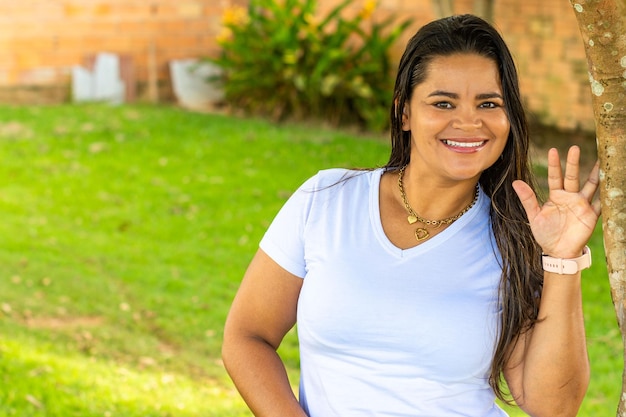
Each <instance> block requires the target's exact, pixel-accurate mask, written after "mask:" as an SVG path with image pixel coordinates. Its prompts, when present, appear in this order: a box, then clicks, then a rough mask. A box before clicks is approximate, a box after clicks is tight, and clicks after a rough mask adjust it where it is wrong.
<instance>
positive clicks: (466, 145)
mask: <svg viewBox="0 0 626 417" xmlns="http://www.w3.org/2000/svg"><path fill="white" fill-rule="evenodd" d="M442 142H443V143H444V144H446V145H448V146H454V147H456V148H478V147H480V146H483V145H484V144H485V143H487V141H486V140H481V141H478V142H457V141H454V140H449V139H444V140H442Z"/></svg>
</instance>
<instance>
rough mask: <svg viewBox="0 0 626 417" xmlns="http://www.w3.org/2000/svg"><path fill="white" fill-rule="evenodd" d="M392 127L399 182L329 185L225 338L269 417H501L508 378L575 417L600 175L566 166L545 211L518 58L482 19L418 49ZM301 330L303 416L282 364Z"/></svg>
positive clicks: (265, 256) (582, 383)
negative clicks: (583, 283) (290, 337)
mask: <svg viewBox="0 0 626 417" xmlns="http://www.w3.org/2000/svg"><path fill="white" fill-rule="evenodd" d="M391 119H392V132H391V133H392V151H391V156H390V159H389V162H388V163H387V164H386V165H385V166H384V167H383V168H379V169H374V170H370V171H347V170H327V171H321V172H320V173H318V174H317V175H316V176H315V177H313V178H311V179H310V180H309V181H307V182H306V183H305V184H304V185H303V186H302V187H301V188H300V189H299V190H298V191H297V192H296V193H295V194H294V195H293V196H292V197H291V198H290V200H289V201H288V202H287V203H286V204H285V206H284V207H283V208H282V210H281V211H280V213H279V214H278V215H277V217H276V219H275V220H274V222H273V223H272V225H271V226H270V228H269V229H268V231H267V233H266V235H265V236H264V238H263V240H262V241H261V244H260V250H259V251H258V253H257V254H256V256H255V257H254V259H253V261H252V262H251V264H250V266H249V268H248V270H247V272H246V274H245V277H244V279H243V282H242V284H241V287H240V289H239V291H238V293H237V296H236V297H235V300H234V302H233V305H232V308H231V311H230V313H229V317H228V320H227V323H226V326H225V332H224V345H223V359H224V364H225V366H226V368H227V370H228V372H229V373H230V375H231V377H232V379H233V381H234V382H235V384H236V386H237V388H238V389H239V391H240V393H241V395H242V396H243V398H244V399H245V400H246V402H247V403H248V405H249V407H250V409H251V410H252V411H253V412H254V413H255V415H257V416H307V415H308V416H311V417H331V416H341V417H347V416H350V417H352V416H428V417H433V416H451V415H458V416H472V417H477V416H484V417H487V416H489V417H492V416H505V415H506V414H505V413H504V412H503V411H502V410H501V409H500V408H499V407H498V406H497V405H496V404H495V403H494V400H495V398H496V397H499V398H502V399H506V398H508V397H507V395H506V393H507V389H505V387H504V386H505V383H504V382H503V381H502V379H501V375H503V376H504V379H505V380H506V386H507V387H508V391H509V392H510V394H511V397H512V398H513V400H514V401H515V402H516V403H517V404H518V405H519V406H520V407H521V408H522V409H523V410H525V411H526V412H527V413H528V414H530V415H533V416H550V417H555V416H575V415H576V412H577V410H578V408H579V407H580V404H581V402H582V399H583V397H584V394H585V391H586V388H587V384H588V381H589V365H588V359H587V352H586V347H585V331H584V327H583V314H582V302H581V289H580V279H581V276H580V269H583V268H584V267H586V266H588V264H589V262H590V255H589V251H588V249H587V248H586V246H585V244H586V242H587V241H588V239H589V238H590V236H591V233H592V231H593V229H594V227H595V225H596V222H597V219H598V216H599V212H600V208H599V205H598V202H594V203H593V204H592V203H591V202H592V198H593V195H594V194H595V191H596V188H597V184H598V167H597V165H596V167H595V168H594V169H593V171H592V173H591V175H590V177H589V180H587V182H586V183H585V184H584V186H583V187H582V188H580V187H579V173H578V171H579V163H578V161H579V154H580V151H579V149H578V148H577V147H572V148H571V149H570V151H569V153H568V156H567V163H566V166H565V172H564V173H562V171H561V166H560V161H559V156H558V153H557V151H556V150H555V149H552V150H550V152H549V155H548V165H549V166H548V183H549V189H550V192H549V198H548V201H547V202H546V203H545V204H543V205H540V204H539V203H538V202H537V198H536V197H535V193H534V191H533V187H532V177H531V172H530V169H529V164H528V144H529V138H528V130H527V126H526V120H525V115H524V111H523V109H522V105H521V100H520V95H519V88H518V81H517V74H516V70H515V66H514V63H513V60H512V58H511V55H510V53H509V50H508V48H507V46H506V45H505V43H504V41H503V40H502V38H501V37H500V35H499V34H498V33H497V32H496V31H495V30H494V28H493V27H491V26H490V25H489V24H488V23H486V22H485V21H483V20H481V19H480V18H477V17H475V16H471V15H464V16H455V17H449V18H445V19H441V20H438V21H435V22H432V23H430V24H428V25H426V26H424V27H423V28H422V29H420V30H419V31H418V32H417V34H416V35H415V36H414V37H413V38H412V39H411V40H410V41H409V43H408V46H407V48H406V51H405V53H404V55H403V57H402V59H401V61H400V66H399V70H398V75H397V79H396V85H395V91H394V100H393V106H392V110H391ZM542 253H543V254H546V255H542ZM542 262H543V263H542ZM563 265H565V266H566V267H565V269H563V268H562V266H563ZM296 322H297V323H298V335H299V341H300V360H301V381H300V395H299V400H297V399H296V396H295V395H294V394H293V393H292V390H291V388H290V385H289V381H288V379H287V376H286V373H285V369H284V366H283V364H282V362H281V360H280V358H279V357H278V355H277V354H276V349H277V348H278V346H279V344H280V342H281V340H282V338H283V337H284V335H285V334H286V332H287V331H288V330H289V329H290V328H291V327H293V326H294V324H295V323H296Z"/></svg>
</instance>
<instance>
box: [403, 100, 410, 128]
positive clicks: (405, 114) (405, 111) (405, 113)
mask: <svg viewBox="0 0 626 417" xmlns="http://www.w3.org/2000/svg"><path fill="white" fill-rule="evenodd" d="M402 130H404V131H405V132H408V131H409V130H411V127H410V125H409V107H408V106H407V105H406V104H405V105H404V108H403V109H402Z"/></svg>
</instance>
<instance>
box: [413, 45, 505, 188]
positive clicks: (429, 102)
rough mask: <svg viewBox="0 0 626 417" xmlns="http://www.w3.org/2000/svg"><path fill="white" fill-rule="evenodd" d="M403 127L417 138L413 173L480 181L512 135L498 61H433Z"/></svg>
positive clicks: (469, 57)
mask: <svg viewBox="0 0 626 417" xmlns="http://www.w3.org/2000/svg"><path fill="white" fill-rule="evenodd" d="M402 127H403V130H405V131H410V132H411V171H415V170H417V172H418V173H419V175H420V176H421V177H422V178H432V179H436V180H441V181H444V182H450V181H452V182H458V181H463V180H477V179H478V177H480V174H481V173H482V172H483V171H484V170H486V169H487V168H489V167H490V166H491V165H493V163H494V162H495V161H496V160H497V159H498V157H499V156H500V154H501V153H502V151H503V150H504V147H505V145H506V141H507V138H508V135H509V129H510V123H509V119H508V117H507V115H506V112H505V109H504V98H503V94H502V87H501V83H500V76H499V73H498V67H497V65H496V63H495V61H493V60H491V59H489V58H485V57H483V56H480V55H477V54H471V53H465V54H454V55H449V56H438V57H435V58H433V59H432V60H431V61H430V63H429V64H428V66H427V69H426V78H425V79H424V81H423V82H422V83H420V84H418V85H417V86H416V87H415V89H414V90H413V95H412V97H411V100H410V101H409V104H408V105H407V106H406V107H405V109H404V115H403V125H402Z"/></svg>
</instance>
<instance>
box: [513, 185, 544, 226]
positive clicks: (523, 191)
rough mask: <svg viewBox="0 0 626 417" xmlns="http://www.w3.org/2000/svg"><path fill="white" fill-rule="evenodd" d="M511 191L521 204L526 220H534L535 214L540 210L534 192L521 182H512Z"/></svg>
mask: <svg viewBox="0 0 626 417" xmlns="http://www.w3.org/2000/svg"><path fill="white" fill-rule="evenodd" d="M513 190H514V191H515V194H517V197H518V198H519V200H520V202H521V203H522V206H523V207H524V210H526V216H527V217H528V220H529V221H532V219H534V218H535V216H536V215H537V213H539V211H540V210H541V208H540V207H539V202H538V201H537V196H536V195H535V192H534V191H533V189H532V188H530V186H529V185H528V184H526V183H525V182H524V181H522V180H515V181H513Z"/></svg>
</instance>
